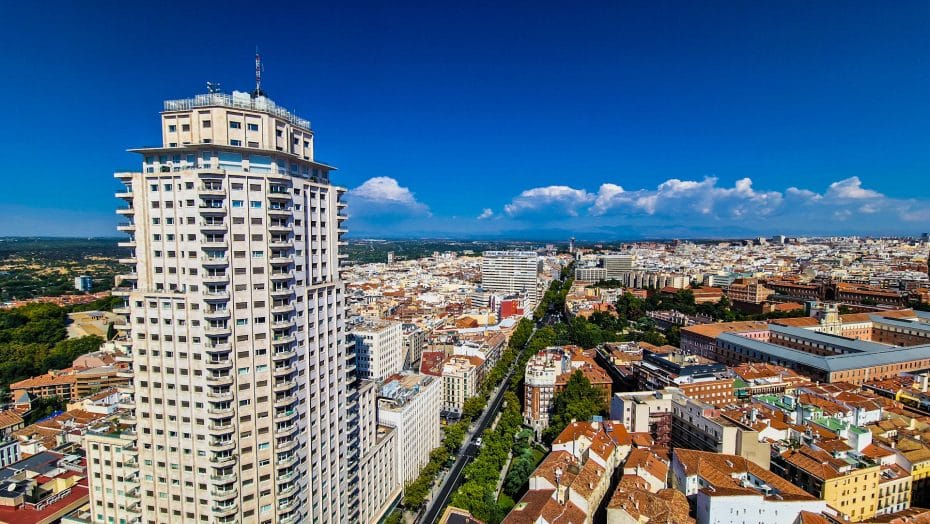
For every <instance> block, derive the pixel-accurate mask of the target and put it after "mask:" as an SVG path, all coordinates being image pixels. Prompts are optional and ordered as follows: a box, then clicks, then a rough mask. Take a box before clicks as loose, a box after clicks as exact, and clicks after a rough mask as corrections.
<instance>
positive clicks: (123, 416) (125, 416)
mask: <svg viewBox="0 0 930 524" xmlns="http://www.w3.org/2000/svg"><path fill="white" fill-rule="evenodd" d="M117 420H119V423H120V424H125V425H127V426H134V425H135V424H136V415H135V414H134V413H133V412H132V411H120V412H119V414H118V415H117Z"/></svg>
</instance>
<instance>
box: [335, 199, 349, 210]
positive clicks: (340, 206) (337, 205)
mask: <svg viewBox="0 0 930 524" xmlns="http://www.w3.org/2000/svg"><path fill="white" fill-rule="evenodd" d="M348 205H349V204H347V203H346V202H343V201H342V200H340V201H338V202H336V207H338V208H339V209H344V208H346V207H348Z"/></svg>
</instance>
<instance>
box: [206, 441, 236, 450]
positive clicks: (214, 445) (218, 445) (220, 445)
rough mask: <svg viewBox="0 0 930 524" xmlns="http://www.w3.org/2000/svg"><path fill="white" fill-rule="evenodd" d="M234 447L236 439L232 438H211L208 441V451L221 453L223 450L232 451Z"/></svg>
mask: <svg viewBox="0 0 930 524" xmlns="http://www.w3.org/2000/svg"><path fill="white" fill-rule="evenodd" d="M235 447H236V441H235V440H233V439H228V440H211V441H210V451H213V452H216V453H221V452H223V451H232V450H233V449H234V448H235Z"/></svg>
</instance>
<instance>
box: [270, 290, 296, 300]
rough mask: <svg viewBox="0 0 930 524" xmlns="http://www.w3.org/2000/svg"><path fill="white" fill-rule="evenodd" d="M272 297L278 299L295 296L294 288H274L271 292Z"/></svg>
mask: <svg viewBox="0 0 930 524" xmlns="http://www.w3.org/2000/svg"><path fill="white" fill-rule="evenodd" d="M270 294H271V296H272V297H276V298H285V297H291V296H294V290H293V288H289V287H282V288H272V289H271V291H270Z"/></svg>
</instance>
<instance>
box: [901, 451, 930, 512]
mask: <svg viewBox="0 0 930 524" xmlns="http://www.w3.org/2000/svg"><path fill="white" fill-rule="evenodd" d="M897 452H898V455H899V457H900V458H902V459H903V460H902V461H901V462H902V464H901V465H902V466H903V467H904V469H910V472H911V493H912V495H911V504H913V505H914V506H916V507H920V508H925V507H927V505H928V504H930V449H928V448H927V445H926V444H925V443H923V442H918V441H916V440H913V439H909V438H906V439H899V440H898V448H897Z"/></svg>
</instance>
